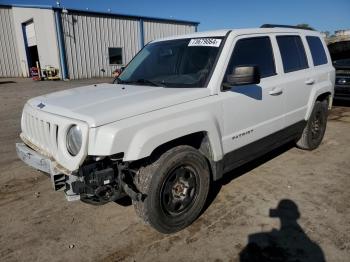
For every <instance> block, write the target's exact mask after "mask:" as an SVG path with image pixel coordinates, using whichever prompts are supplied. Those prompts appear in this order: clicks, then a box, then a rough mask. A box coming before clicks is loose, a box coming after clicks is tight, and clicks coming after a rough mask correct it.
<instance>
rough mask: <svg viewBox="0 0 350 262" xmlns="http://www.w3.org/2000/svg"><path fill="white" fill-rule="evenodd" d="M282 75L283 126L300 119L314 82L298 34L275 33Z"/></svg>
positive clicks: (302, 42) (303, 43)
mask: <svg viewBox="0 0 350 262" xmlns="http://www.w3.org/2000/svg"><path fill="white" fill-rule="evenodd" d="M276 40H277V46H278V49H279V53H280V58H281V60H282V61H281V64H282V70H281V71H282V72H281V73H282V75H283V84H282V85H283V93H284V99H285V101H284V109H283V111H284V113H285V121H286V122H285V127H287V126H290V125H293V124H296V123H298V122H300V121H302V120H303V119H304V117H305V115H306V111H307V104H308V100H309V97H310V93H311V90H312V86H313V85H314V84H315V81H316V79H315V75H314V74H313V70H312V68H310V66H309V59H308V56H307V53H306V51H305V47H304V46H305V44H306V40H305V39H303V38H302V37H301V36H300V35H296V34H294V35H285V34H281V35H276Z"/></svg>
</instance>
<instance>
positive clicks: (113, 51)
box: [108, 47, 123, 65]
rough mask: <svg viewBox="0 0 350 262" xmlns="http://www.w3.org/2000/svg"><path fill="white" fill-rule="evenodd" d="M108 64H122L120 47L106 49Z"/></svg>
mask: <svg viewBox="0 0 350 262" xmlns="http://www.w3.org/2000/svg"><path fill="white" fill-rule="evenodd" d="M108 55H109V64H110V65H121V64H123V57H122V49H121V48H120V47H110V48H108Z"/></svg>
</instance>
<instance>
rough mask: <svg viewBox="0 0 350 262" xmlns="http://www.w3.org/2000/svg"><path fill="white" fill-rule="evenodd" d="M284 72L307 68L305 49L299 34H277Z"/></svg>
mask: <svg viewBox="0 0 350 262" xmlns="http://www.w3.org/2000/svg"><path fill="white" fill-rule="evenodd" d="M276 38H277V43H278V47H279V49H280V52H281V57H282V62H283V69H284V72H285V73H289V72H293V71H298V70H302V69H305V68H308V64H307V59H306V54H305V49H304V46H303V42H302V41H301V38H300V36H294V35H288V36H277V37H276Z"/></svg>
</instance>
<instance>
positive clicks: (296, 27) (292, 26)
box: [260, 24, 315, 31]
mask: <svg viewBox="0 0 350 262" xmlns="http://www.w3.org/2000/svg"><path fill="white" fill-rule="evenodd" d="M275 27H282V28H294V29H304V30H311V31H315V30H314V29H311V28H304V27H301V26H296V25H275V24H263V25H262V26H260V28H275Z"/></svg>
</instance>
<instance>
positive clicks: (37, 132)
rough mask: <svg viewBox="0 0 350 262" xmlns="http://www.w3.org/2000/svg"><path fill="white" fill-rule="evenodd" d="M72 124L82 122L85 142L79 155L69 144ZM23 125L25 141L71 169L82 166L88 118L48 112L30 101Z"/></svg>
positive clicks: (80, 124)
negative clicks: (83, 119)
mask: <svg viewBox="0 0 350 262" xmlns="http://www.w3.org/2000/svg"><path fill="white" fill-rule="evenodd" d="M72 125H79V127H80V128H81V129H82V134H83V145H82V148H81V150H80V152H79V153H78V155H76V156H72V155H70V154H69V153H68V151H67V148H66V134H67V130H68V128H70V127H71V126H72ZM21 128H22V133H21V138H22V140H23V142H24V143H26V144H27V145H28V146H29V147H31V148H33V149H34V150H35V151H37V152H39V153H40V154H42V155H44V156H46V157H48V158H50V159H51V160H54V161H56V162H57V163H58V164H59V165H61V166H62V167H64V168H66V169H68V170H70V171H74V170H76V169H78V168H79V165H80V164H81V163H82V162H83V161H84V159H85V157H86V155H87V141H88V139H87V138H88V125H87V124H86V123H85V122H82V121H78V120H74V119H70V118H66V117H63V116H59V115H55V114H52V113H48V112H45V111H42V110H41V109H36V108H33V107H32V106H31V105H29V104H28V103H27V104H26V105H25V106H24V109H23V113H22V119H21Z"/></svg>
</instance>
